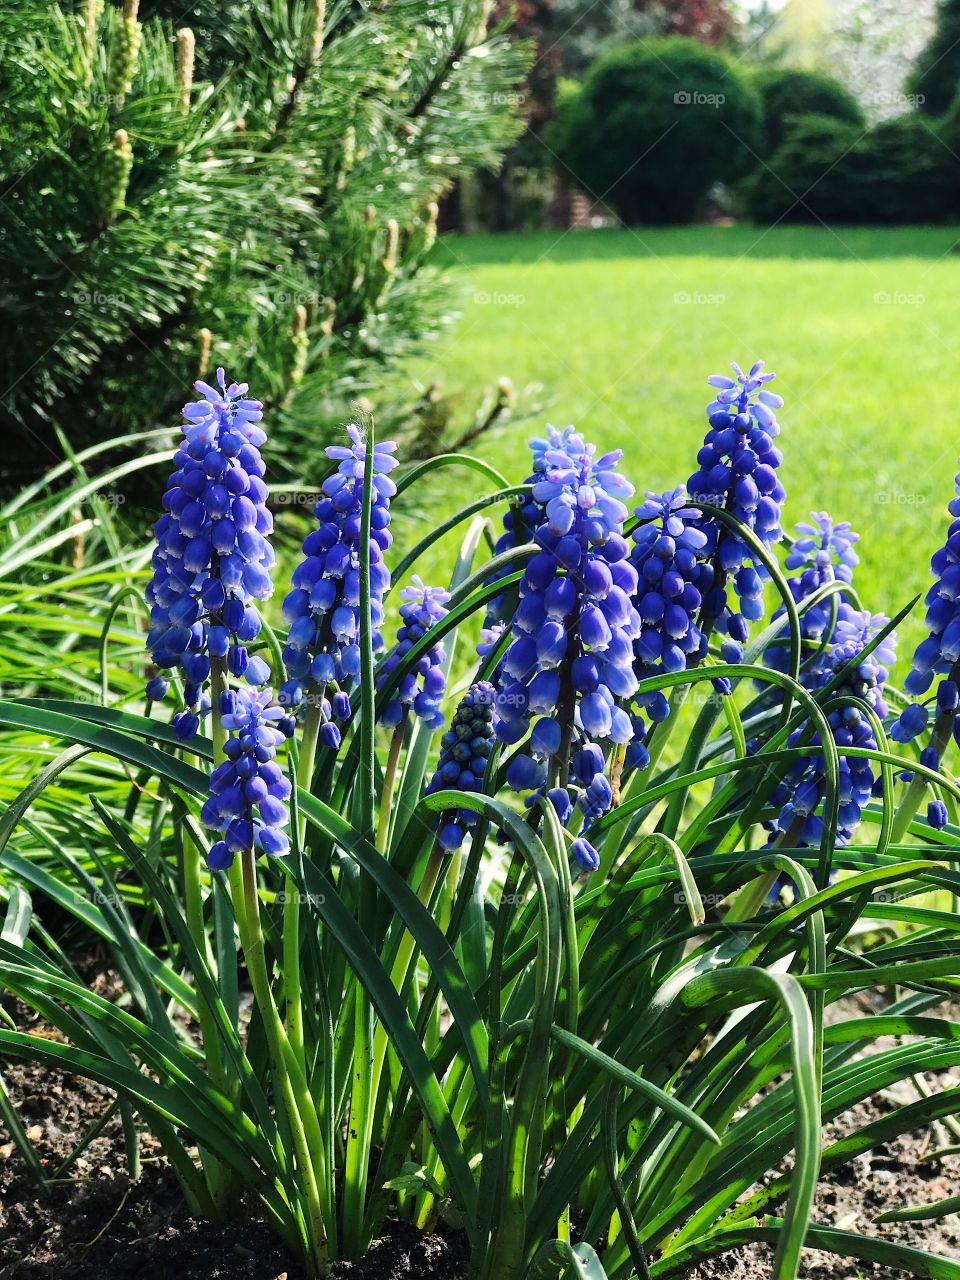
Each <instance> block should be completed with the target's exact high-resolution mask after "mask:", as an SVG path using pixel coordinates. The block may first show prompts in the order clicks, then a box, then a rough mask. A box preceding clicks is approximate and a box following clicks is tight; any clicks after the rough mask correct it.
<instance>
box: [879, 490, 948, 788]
mask: <svg viewBox="0 0 960 1280" xmlns="http://www.w3.org/2000/svg"><path fill="white" fill-rule="evenodd" d="M948 510H949V512H950V515H951V517H952V519H951V521H950V526H949V528H948V529H947V537H946V541H945V542H944V545H943V546H942V547H940V549H939V550H938V551H936V552H935V553H934V555H933V558H932V559H931V561H930V571H931V573H932V574H933V577H934V579H935V581H934V582H933V583H932V585H931V586H930V589H929V590H928V591H927V595H926V601H925V603H926V617H925V622H926V626H927V631H928V634H927V635H926V637H925V638H924V639H923V640H921V641H920V643H919V644H918V645H917V648H916V650H915V651H914V654H913V660H912V663H911V670H910V672H909V674H908V675H907V678H906V679H905V680H904V682H903V687H904V691H905V692H906V693H908V694H909V695H910V696H911V697H912V698H922V697H923V695H924V694H925V693H927V691H928V690H929V689H930V687H931V685H932V684H933V682H934V679H935V677H936V676H942V677H944V679H942V680H941V681H940V683H939V685H938V687H937V694H936V700H937V713H938V718H939V717H940V716H943V717H947V716H950V715H951V714H952V716H953V725H952V731H953V735H954V737H955V738H956V740H957V741H958V742H960V699H958V694H957V676H958V673H960V666H958V664H960V474H958V475H957V477H956V496H955V497H953V498H952V499H951V500H950V505H949V507H948ZM928 721H929V711H928V708H927V707H926V706H925V705H924V704H922V703H919V702H915V703H913V704H911V705H910V706H909V707H907V708H906V709H905V710H904V711H903V712H902V713H901V714H900V718H899V719H898V720H897V723H896V724H895V725H894V727H893V729H892V730H891V733H890V736H891V737H892V738H893V739H894V741H895V742H911V741H912V740H913V739H914V738H917V737H919V736H920V734H921V733H923V731H924V730H925V729H926V727H927V724H928ZM938 764H939V761H938V762H937V765H934V766H933V767H938Z"/></svg>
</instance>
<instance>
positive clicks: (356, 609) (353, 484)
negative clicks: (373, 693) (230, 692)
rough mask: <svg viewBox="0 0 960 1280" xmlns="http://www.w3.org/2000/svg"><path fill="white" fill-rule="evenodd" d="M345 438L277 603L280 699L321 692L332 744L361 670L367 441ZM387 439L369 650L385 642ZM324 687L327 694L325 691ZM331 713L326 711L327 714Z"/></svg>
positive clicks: (325, 733) (326, 738)
mask: <svg viewBox="0 0 960 1280" xmlns="http://www.w3.org/2000/svg"><path fill="white" fill-rule="evenodd" d="M347 434H348V436H349V438H350V443H349V445H345V446H342V445H331V446H329V447H328V448H327V451H326V453H327V457H328V458H333V459H334V460H335V461H336V462H337V463H338V466H337V470H336V471H335V472H334V474H333V475H332V476H329V477H328V478H327V479H326V480H325V481H324V482H323V487H322V488H323V497H322V498H321V499H320V501H319V502H318V503H317V505H316V506H315V507H314V515H315V516H316V518H317V522H318V526H317V528H316V529H314V530H313V531H312V532H311V533H309V534H307V537H306V538H305V539H304V543H303V559H302V560H301V561H300V563H299V564H298V565H297V567H296V569H295V570H294V573H293V580H292V581H293V590H292V591H291V592H290V593H289V594H288V595H287V597H286V599H285V600H284V602H283V613H284V617H285V618H286V619H287V621H288V622H289V624H290V630H289V632H288V635H287V643H286V646H285V648H284V650H283V661H284V666H285V667H286V671H287V677H288V678H287V681H286V683H285V684H284V686H283V688H282V689H281V691H280V696H281V701H282V702H284V703H285V704H286V705H288V706H292V707H297V706H299V705H300V704H301V702H302V701H303V699H304V697H305V696H306V695H307V694H308V693H309V696H310V697H317V698H319V699H320V706H321V710H322V714H323V719H324V723H323V725H322V727H321V730H320V742H321V743H322V744H323V745H324V746H328V747H334V748H335V747H338V746H339V745H340V731H339V729H338V727H337V723H336V722H337V721H339V722H341V723H342V722H344V721H346V720H347V719H349V716H350V700H349V695H348V694H347V692H346V688H345V686H347V687H348V686H350V685H351V684H353V683H354V682H355V681H356V680H357V679H358V678H359V675H360V645H359V638H360V522H361V509H362V504H363V473H364V465H365V461H366V452H367V445H366V443H365V441H364V437H363V433H362V432H361V430H360V428H359V427H357V426H349V427H347ZM396 447H397V446H396V445H395V444H394V443H393V442H392V441H389V440H388V441H382V442H381V441H378V442H377V443H376V444H374V446H373V492H372V505H371V512H370V617H371V624H372V629H373V633H372V640H373V649H374V653H378V652H380V651H381V650H382V649H383V636H382V634H381V632H380V627H381V625H382V623H383V597H384V595H385V594H386V592H387V590H388V588H389V586H390V571H389V569H388V568H387V566H386V564H385V563H384V558H383V553H384V552H385V551H386V550H387V548H388V547H389V546H390V544H391V542H392V537H391V534H390V527H389V526H390V499H391V498H392V497H393V495H394V494H395V493H396V485H395V484H394V483H393V481H392V480H391V479H390V475H389V473H390V472H391V471H392V470H393V469H394V467H395V466H396V465H397V460H396V458H394V457H393V456H392V455H393V453H394V452H395V451H396ZM328 690H329V691H330V692H332V695H333V696H332V697H328V696H327V692H328ZM331 717H332V718H331Z"/></svg>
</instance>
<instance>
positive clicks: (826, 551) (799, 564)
mask: <svg viewBox="0 0 960 1280" xmlns="http://www.w3.org/2000/svg"><path fill="white" fill-rule="evenodd" d="M796 528H797V533H798V534H799V537H797V538H796V539H795V540H794V542H793V545H792V546H791V548H790V551H789V552H788V553H787V556H786V558H785V560H784V564H785V566H786V568H787V569H789V570H791V571H792V573H791V576H790V577H788V578H787V586H788V587H789V588H790V594H791V595H792V596H793V598H794V600H795V601H796V603H797V605H803V603H804V602H805V601H806V600H809V599H810V597H811V596H813V595H815V594H816V593H817V592H818V591H819V590H820V589H821V587H824V586H826V585H827V583H830V582H844V583H846V584H847V585H849V584H850V583H852V582H853V571H854V569H855V568H856V566H857V565H858V564H859V563H860V561H859V557H858V556H857V553H856V552H855V551H854V549H853V544H854V543H855V542H859V540H860V535H859V534H858V533H855V532H854V531H853V529H851V527H850V525H849V523H848V522H847V521H842V522H839V523H835V522H834V521H833V520H832V519H831V518H830V516H829V515H827V513H826V512H825V511H815V512H813V513H812V515H811V517H810V520H809V521H798V523H797V526H796ZM835 607H836V611H837V612H836V623H835V626H836V625H837V624H839V623H840V622H841V621H844V620H846V621H849V620H850V619H851V618H853V617H855V616H856V611H855V610H854V609H853V608H852V607H851V605H850V604H849V602H848V601H846V600H844V599H839V600H837V602H836V606H835ZM833 609H834V603H833V598H830V597H828V598H827V599H825V600H821V601H820V602H819V603H818V604H814V605H811V606H810V607H808V608H806V609H804V610H803V611H802V612H801V614H800V635H801V638H802V639H803V640H805V641H808V642H809V643H810V644H811V645H819V644H823V642H824V641H825V640H832V639H833V636H832V635H830V636H828V634H827V633H828V629H829V627H830V621H831V618H832V617H833V616H834V615H833ZM784 613H785V610H784V608H783V606H782V605H781V606H780V608H779V609H777V611H776V613H775V614H774V615H773V617H774V620H776V619H777V618H782V617H783V616H784ZM779 640H780V641H781V643H777V644H772V645H770V646H769V647H768V648H767V649H766V650H765V652H764V655H763V661H764V664H765V665H766V666H768V667H771V668H773V669H774V670H776V671H786V670H787V650H786V648H785V646H784V644H783V643H782V640H783V633H781V635H780V637H779ZM829 664H830V651H829V647H825V648H824V649H823V651H822V652H821V653H820V654H815V655H813V656H812V658H808V660H807V662H806V663H805V665H804V666H803V668H802V669H801V672H800V682H801V684H803V685H804V686H805V687H806V688H817V687H819V683H821V681H820V676H821V675H822V673H823V672H824V671H826V670H828V668H829Z"/></svg>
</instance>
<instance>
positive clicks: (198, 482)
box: [146, 369, 274, 738]
mask: <svg viewBox="0 0 960 1280" xmlns="http://www.w3.org/2000/svg"><path fill="white" fill-rule="evenodd" d="M196 388H197V390H198V391H199V392H200V393H201V394H202V395H203V399H202V400H198V401H195V402H193V403H191V404H188V405H186V407H185V408H184V410H183V416H184V418H185V419H186V423H185V425H184V426H183V428H182V430H183V435H184V439H183V441H182V442H181V444H180V447H179V448H178V449H177V451H176V453H175V454H174V463H175V465H176V470H175V471H174V472H173V474H172V475H171V476H170V479H169V481H168V483H167V488H166V492H165V493H164V495H163V506H164V508H165V512H164V514H163V515H162V516H161V517H160V519H159V520H158V521H157V523H156V527H155V532H156V538H157V546H156V549H155V551H154V553H153V561H152V564H153V576H152V578H151V580H150V583H149V585H148V587H147V592H146V599H147V603H148V605H149V606H150V630H149V634H148V636H147V648H148V649H149V651H150V656H151V658H152V660H153V662H154V663H155V664H156V665H157V666H158V667H160V668H161V669H162V670H171V669H176V670H179V672H180V673H181V675H182V677H183V681H184V688H183V700H184V706H185V710H184V711H182V712H180V713H178V714H177V715H176V716H174V719H173V724H174V729H175V730H176V733H177V735H178V737H180V738H189V737H191V736H192V735H193V734H194V733H196V732H197V729H198V728H199V723H200V715H201V714H202V713H203V712H205V711H206V709H207V707H208V705H209V700H208V698H207V697H206V693H205V690H206V684H207V681H208V679H209V676H210V662H211V659H223V658H225V659H226V663H227V667H228V669H229V671H230V673H231V675H233V676H236V677H241V676H242V677H245V678H246V679H247V680H248V681H249V683H251V684H254V685H257V684H263V683H264V682H265V681H266V680H267V679H268V678H269V670H268V668H267V666H266V663H264V662H263V660H262V659H260V658H258V657H251V656H250V655H249V654H248V652H247V648H246V646H247V645H248V644H249V643H250V642H251V641H252V640H255V639H256V637H257V636H258V635H259V633H260V625H261V624H260V616H259V614H258V613H257V610H256V608H255V607H254V605H253V601H255V600H265V599H266V598H267V597H268V596H269V595H270V594H271V592H272V590H273V586H272V583H271V581H270V570H271V568H272V567H273V563H274V555H273V550H272V548H271V546H270V543H269V542H268V541H267V536H268V535H269V533H270V532H271V530H272V528H273V520H272V517H271V515H270V512H269V511H268V510H267V506H266V501H267V486H266V485H265V484H264V482H263V474H264V471H265V467H264V463H263V459H262V458H261V456H260V446H261V445H262V444H263V443H264V442H265V440H266V438H267V437H266V433H265V431H264V430H263V428H262V427H261V426H260V425H259V424H260V421H261V419H262V417H263V407H262V405H261V404H260V402H259V401H257V400H249V399H247V398H246V395H247V384H246V383H236V382H234V383H231V384H230V385H229V386H228V385H227V380H226V375H225V374H224V371H223V370H222V369H218V370H217V386H216V387H212V386H210V385H208V384H207V383H206V382H197V383H196ZM167 689H168V682H167V680H166V679H165V678H164V677H163V676H157V677H155V678H154V679H153V680H151V681H150V682H149V684H148V686H147V696H148V697H150V698H153V699H158V698H162V697H163V696H164V695H165V694H166V692H167Z"/></svg>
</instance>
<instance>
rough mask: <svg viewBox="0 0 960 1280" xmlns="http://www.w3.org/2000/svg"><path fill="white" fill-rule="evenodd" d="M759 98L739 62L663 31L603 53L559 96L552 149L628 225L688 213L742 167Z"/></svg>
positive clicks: (757, 124) (754, 144)
mask: <svg viewBox="0 0 960 1280" xmlns="http://www.w3.org/2000/svg"><path fill="white" fill-rule="evenodd" d="M760 139H761V107H760V99H759V96H758V94H757V93H756V91H755V90H754V88H753V87H752V85H751V84H750V83H749V82H748V80H747V79H746V77H745V76H744V75H743V74H742V73H741V72H740V71H739V70H738V69H737V67H736V66H735V65H734V64H733V63H732V62H731V61H730V60H729V59H727V58H725V57H724V56H723V55H722V54H720V53H717V52H715V51H712V50H708V49H704V48H702V47H701V46H700V45H698V44H696V43H694V41H692V40H687V39H683V38H681V37H669V38H666V39H659V40H647V41H644V42H642V43H638V44H632V45H628V46H626V47H624V48H622V49H617V50H615V51H614V52H613V53H610V54H608V55H607V56H606V57H603V58H601V59H600V60H599V61H598V62H597V63H595V64H594V66H593V67H592V68H591V70H590V71H589V72H588V74H587V76H586V78H585V79H584V81H583V83H582V86H581V88H580V89H579V91H578V92H576V93H573V94H571V95H569V96H568V97H566V98H565V99H564V101H563V102H562V104H561V108H560V110H559V111H558V113H557V117H556V120H555V123H554V128H553V136H552V142H551V145H552V147H553V149H554V151H555V152H556V154H557V155H558V157H559V160H560V163H561V166H562V168H563V170H564V171H565V174H566V176H567V177H568V178H569V179H570V181H571V182H572V183H573V184H574V185H575V186H578V187H581V188H582V189H583V190H584V191H586V192H587V194H589V195H591V196H593V197H594V198H597V199H602V200H605V201H606V202H607V203H608V204H610V205H612V207H613V208H614V209H615V210H616V211H617V213H618V214H619V215H620V217H621V218H622V219H623V220H624V222H627V223H674V222H684V221H686V220H688V219H689V218H691V217H693V215H694V214H695V213H696V211H697V208H698V206H699V205H700V204H701V203H702V201H703V200H704V198H705V196H706V195H707V192H708V191H709V189H710V187H711V186H712V185H713V184H714V183H715V182H717V181H719V180H721V179H723V180H724V181H730V180H731V179H735V178H738V177H740V176H742V175H743V174H744V173H745V172H747V171H748V170H749V169H750V168H751V166H752V165H753V163H754V156H755V154H756V151H757V148H758V147H759V146H760Z"/></svg>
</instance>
